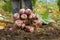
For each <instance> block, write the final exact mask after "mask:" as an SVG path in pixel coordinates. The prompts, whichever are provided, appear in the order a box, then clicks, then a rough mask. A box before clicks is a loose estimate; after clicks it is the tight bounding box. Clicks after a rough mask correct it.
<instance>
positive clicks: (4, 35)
mask: <svg viewBox="0 0 60 40" xmlns="http://www.w3.org/2000/svg"><path fill="white" fill-rule="evenodd" d="M10 26H12V25H10ZM7 29H8V27H7V28H6V29H4V30H0V40H60V25H59V24H57V23H51V24H48V25H43V26H42V28H39V31H37V30H35V31H34V32H33V33H30V32H25V31H23V30H20V29H18V30H15V31H13V32H11V31H9V30H7Z"/></svg>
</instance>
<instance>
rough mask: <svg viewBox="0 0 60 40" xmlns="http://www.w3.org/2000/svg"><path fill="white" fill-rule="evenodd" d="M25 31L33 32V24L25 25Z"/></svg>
mask: <svg viewBox="0 0 60 40" xmlns="http://www.w3.org/2000/svg"><path fill="white" fill-rule="evenodd" d="M26 31H28V32H33V31H34V27H33V26H26Z"/></svg>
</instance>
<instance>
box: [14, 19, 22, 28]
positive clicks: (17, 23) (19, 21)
mask: <svg viewBox="0 0 60 40" xmlns="http://www.w3.org/2000/svg"><path fill="white" fill-rule="evenodd" d="M22 24H23V21H22V20H16V21H15V25H17V26H18V27H21V26H22Z"/></svg>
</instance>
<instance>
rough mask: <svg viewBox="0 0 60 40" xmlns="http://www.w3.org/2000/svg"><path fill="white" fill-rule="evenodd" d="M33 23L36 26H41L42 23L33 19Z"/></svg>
mask: <svg viewBox="0 0 60 40" xmlns="http://www.w3.org/2000/svg"><path fill="white" fill-rule="evenodd" d="M34 23H35V24H36V25H38V26H41V25H42V22H41V20H39V19H38V20H34Z"/></svg>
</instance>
